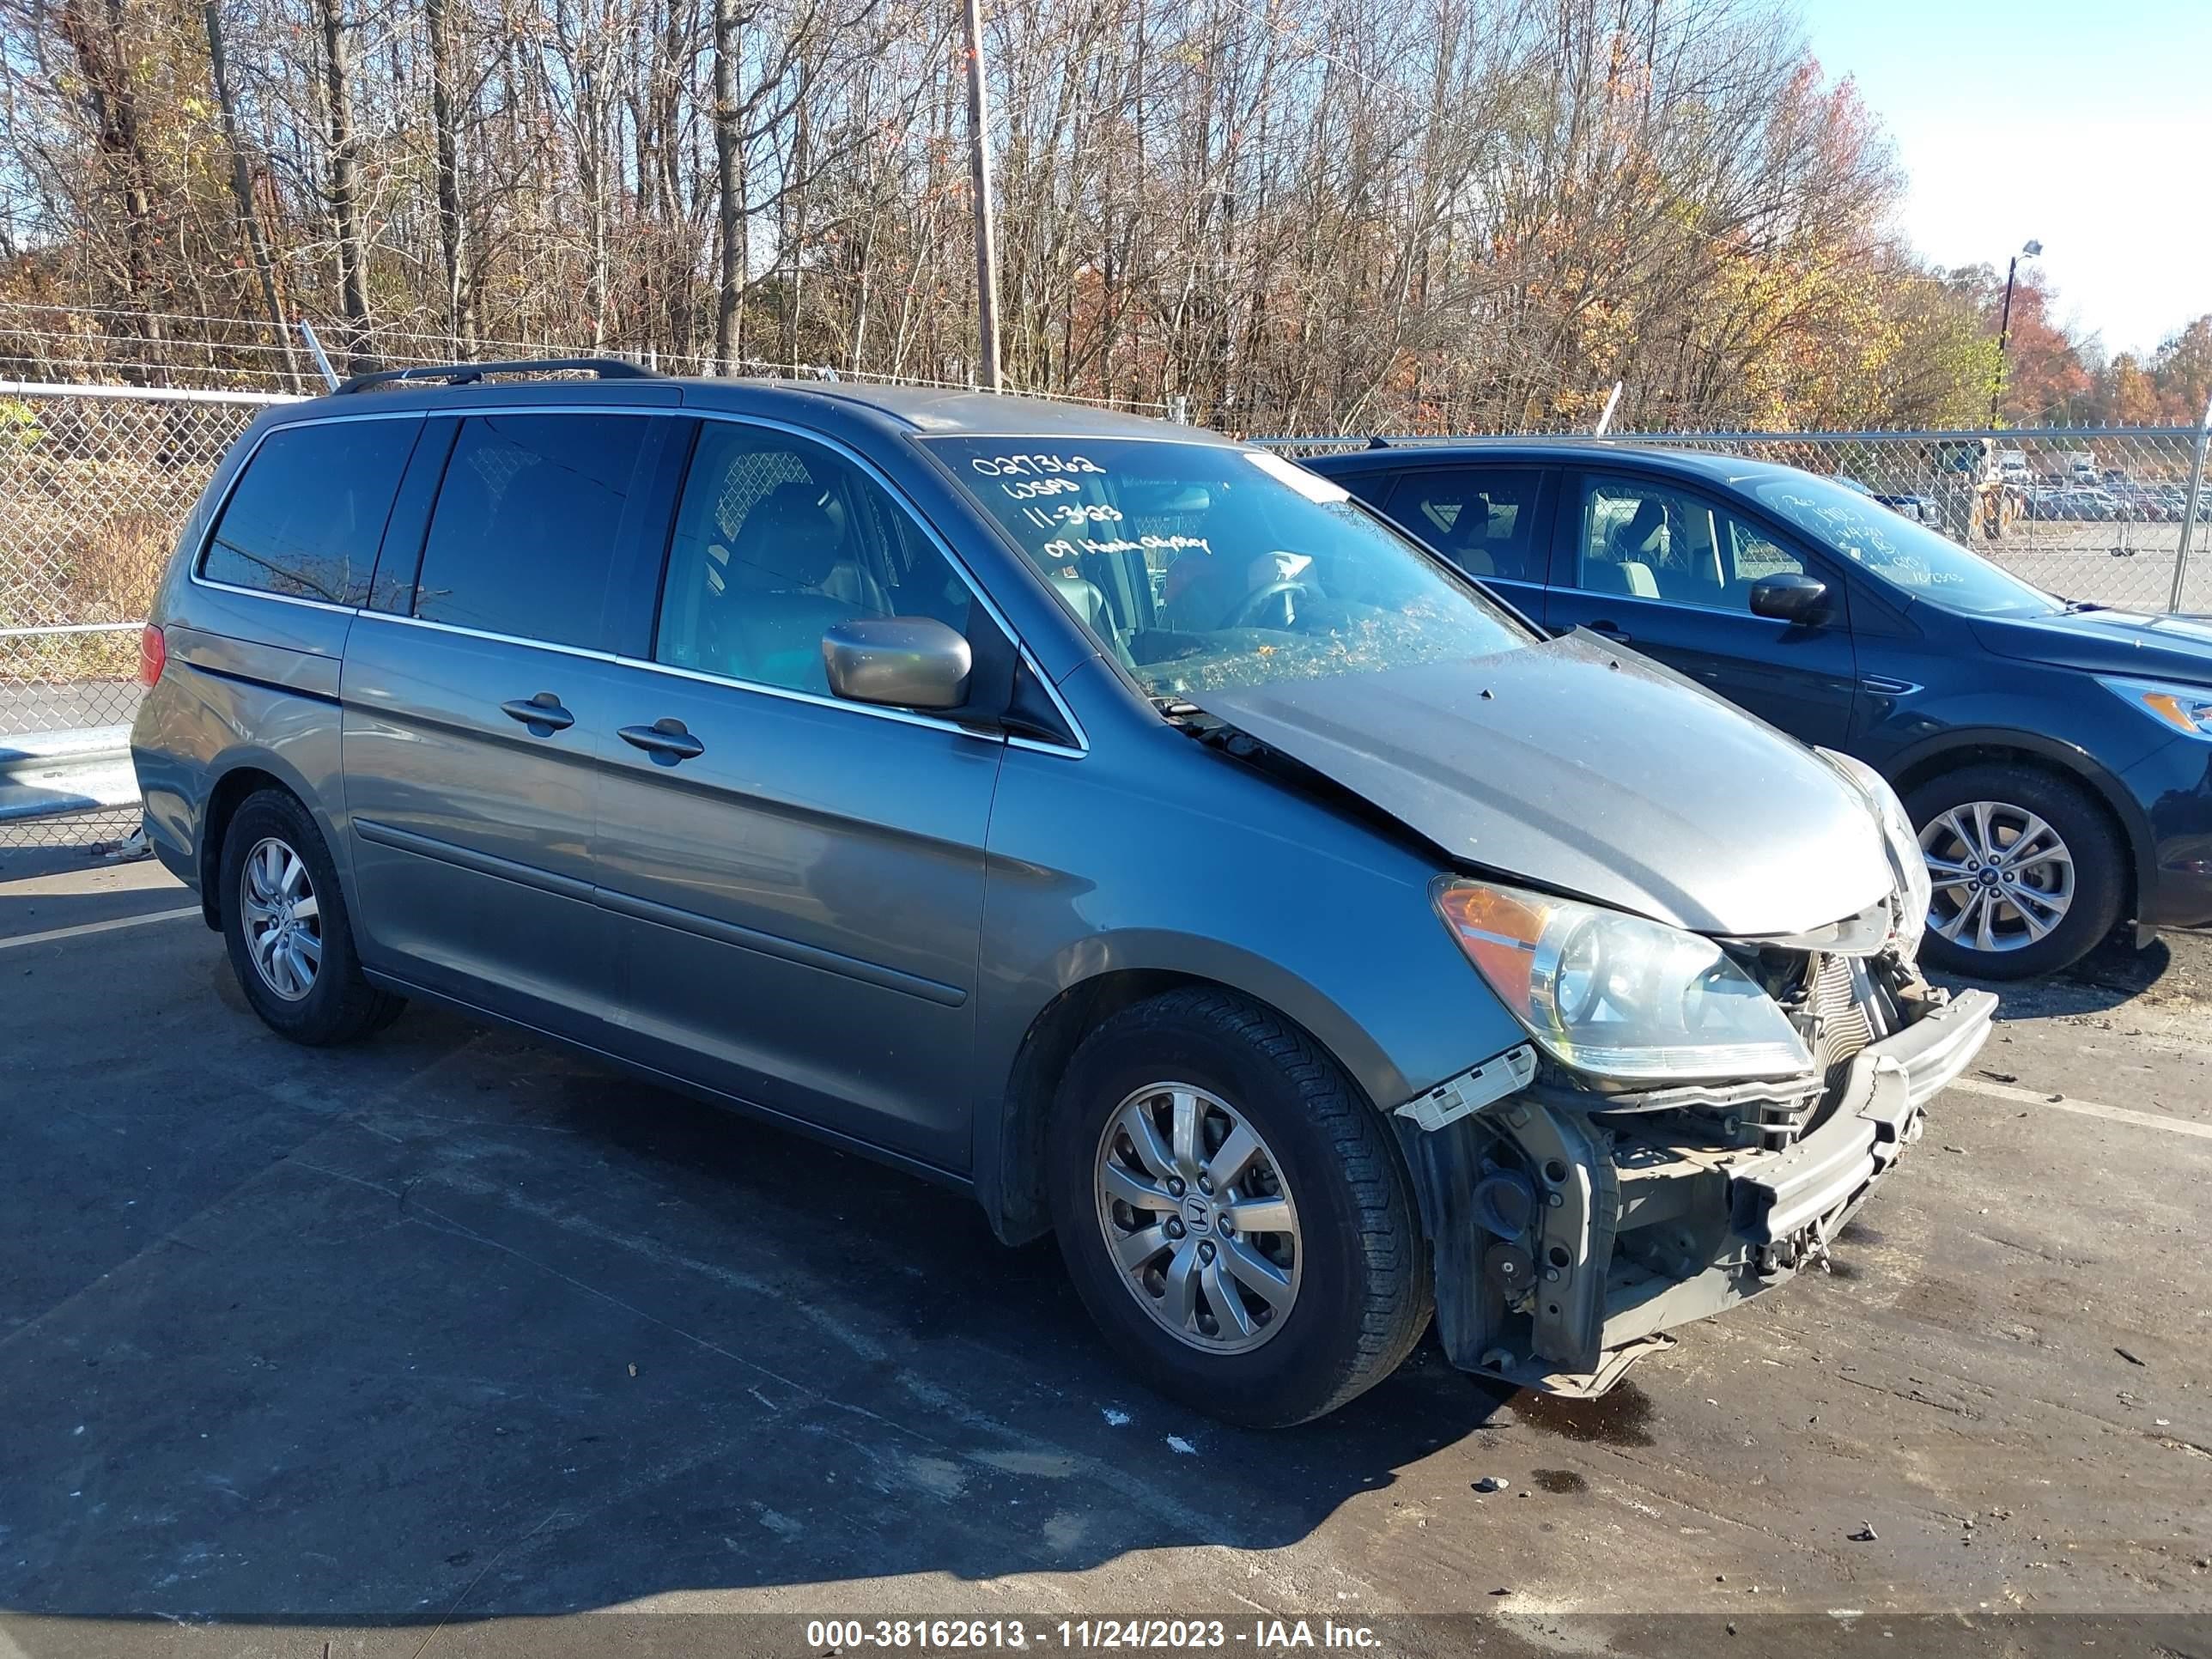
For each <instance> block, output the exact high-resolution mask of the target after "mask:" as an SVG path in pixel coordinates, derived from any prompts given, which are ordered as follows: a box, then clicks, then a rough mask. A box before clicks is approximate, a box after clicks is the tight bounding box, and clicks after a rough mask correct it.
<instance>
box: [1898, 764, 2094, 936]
mask: <svg viewBox="0 0 2212 1659" xmlns="http://www.w3.org/2000/svg"><path fill="white" fill-rule="evenodd" d="M1905 811H1906V812H1907V813H1908V814H1910V815H1911V819H1912V823H1913V827H1914V828H1915V829H1917V830H1918V832H1919V835H1920V847H1921V852H1922V854H1923V856H1924V857H1925V858H1926V859H1927V860H1928V872H1929V877H1930V878H1931V879H1932V880H1933V882H1934V884H1935V890H1934V894H1933V896H1932V897H1931V900H1930V902H1929V917H1928V933H1927V936H1926V938H1925V939H1923V942H1922V944H1921V946H1920V957H1921V960H1922V961H1923V962H1926V963H1930V964H1932V965H1933V966H1935V967H1937V968H1941V969H1945V970H1947V971H1948V972H1951V973H1954V974H1965V975H1971V976H1972V977H1973V978H1976V979H1996V980H2008V979H2027V978H2032V977H2033V976H2034V975H2039V974H2051V973H2056V972H2057V971H2058V970H2059V969H2062V968H2065V967H2069V966H2070V965H2071V964H2073V963H2075V962H2077V961H2079V960H2080V959H2081V957H2083V956H2085V955H2087V953H2088V952H2089V951H2091V950H2093V949H2094V948H2095V947H2096V945H2098V944H2099V942H2100V941H2101V940H2102V939H2104V937H2105V936H2106V934H2107V933H2111V932H2112V926H2113V924H2114V923H2115V922H2117V921H2118V920H2119V917H2120V907H2121V905H2122V902H2124V896H2125V894H2126V892H2127V854H2126V850H2125V848H2124V847H2123V845H2122V843H2121V841H2120V836H2119V831H2118V829H2117V828H2116V827H2115V826H2114V825H2113V823H2112V820H2111V818H2110V817H2107V816H2106V812H2105V811H2104V809H2103V808H2102V807H2101V806H2100V805H2098V803H2097V802H2096V801H2095V800H2094V799H2092V798H2091V797H2090V795H2089V793H2088V792H2087V790H2085V789H2084V788H2082V787H2081V786H2080V785H2079V784H2076V783H2074V782H2072V781H2069V780H2068V779H2064V778H2061V777H2057V776H2054V775H2051V773H2048V772H2043V771H2039V770H2035V769H2025V768H2021V767H2017V766H2005V765H1996V764H1989V763H1984V764H1982V765H1978V766H1966V767H1961V768H1960V769H1959V770H1957V771H1955V772H1947V773H1945V774H1943V775H1942V776H1940V777H1936V778H1931V779H1930V780H1929V781H1927V782H1926V783H1923V784H1922V785H1920V786H1919V787H1917V788H1916V789H1915V790H1913V792H1912V793H1911V794H1910V795H1909V796H1907V797H1906V798H1905Z"/></svg>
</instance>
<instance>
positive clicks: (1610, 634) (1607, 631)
mask: <svg viewBox="0 0 2212 1659" xmlns="http://www.w3.org/2000/svg"><path fill="white" fill-rule="evenodd" d="M1583 627H1585V628H1587V629H1589V631H1590V632H1591V633H1593V634H1601V635H1604V636H1605V637H1606V638H1607V639H1609V640H1612V641H1614V642H1616V643H1617V644H1620V645H1626V644H1627V643H1628V630H1627V629H1625V628H1622V627H1620V626H1618V625H1617V624H1615V623H1609V622H1594V623H1583Z"/></svg>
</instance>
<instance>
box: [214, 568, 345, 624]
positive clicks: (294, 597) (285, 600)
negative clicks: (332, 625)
mask: <svg viewBox="0 0 2212 1659" xmlns="http://www.w3.org/2000/svg"><path fill="white" fill-rule="evenodd" d="M191 579H192V586H195V587H204V588H206V589H207V590H208V591H209V592H212V593H239V594H243V595H244V596H245V597H246V598H247V599H274V600H276V603H277V604H279V605H304V606H305V607H307V609H308V610H310V611H335V612H337V614H338V615H339V616H341V617H351V616H355V615H356V614H358V611H359V607H358V606H356V605H338V604H337V603H335V602H334V601H332V600H330V599H303V598H301V596H300V595H299V594H296V593H272V592H270V591H269V589H267V588H265V587H240V586H239V585H238V584H237V583H236V582H219V581H216V580H215V579H214V578H213V577H211V576H203V575H201V574H200V573H199V572H198V571H197V570H195V571H192V572H191Z"/></svg>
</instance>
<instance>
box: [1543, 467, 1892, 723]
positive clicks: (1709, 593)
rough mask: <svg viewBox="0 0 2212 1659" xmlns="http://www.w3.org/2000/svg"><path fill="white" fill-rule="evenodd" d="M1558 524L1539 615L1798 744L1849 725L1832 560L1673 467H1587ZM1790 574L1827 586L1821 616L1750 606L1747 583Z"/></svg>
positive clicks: (1849, 676)
mask: <svg viewBox="0 0 2212 1659" xmlns="http://www.w3.org/2000/svg"><path fill="white" fill-rule="evenodd" d="M1559 533H1560V535H1561V537H1562V538H1565V546H1564V547H1563V548H1562V549H1561V550H1560V553H1561V556H1560V557H1559V558H1558V559H1557V560H1556V561H1555V564H1554V569H1555V572H1556V576H1555V583H1554V586H1553V589H1552V591H1551V593H1550V595H1549V597H1548V599H1547V604H1546V607H1545V611H1544V621H1545V623H1546V624H1547V626H1549V627H1550V628H1552V629H1554V630H1563V629H1569V628H1575V627H1582V628H1588V629H1592V630H1594V631H1595V632H1597V633H1599V634H1602V635H1606V636H1607V638H1610V639H1614V640H1618V641H1620V642H1621V643H1622V644H1624V645H1626V646H1629V647H1632V648H1633V649H1635V650H1637V651H1639V652H1642V653H1644V655H1646V656H1649V657H1652V658H1656V659H1657V660H1659V661H1660V662H1662V663H1665V664H1666V665H1668V667H1670V668H1673V669H1675V670H1676V671H1679V672H1680V673H1683V674H1686V675H1687V676H1689V678H1692V679H1694V680H1696V681H1698V682H1699V684H1704V685H1706V686H1709V687H1711V689H1712V690H1715V691H1717V692H1718V693H1720V695H1721V696H1724V697H1726V698H1728V699H1729V701H1730V702H1734V703H1735V704H1737V705H1738V706H1740V707H1741V708H1747V709H1749V710H1750V711H1751V712H1752V713H1753V714H1757V715H1758V716H1759V717H1760V718H1761V719H1762V720H1768V721H1770V722H1771V723H1772V724H1774V725H1775V726H1779V727H1781V728H1782V730H1784V732H1789V733H1790V735H1791V736H1792V737H1795V738H1802V739H1803V740H1804V741H1805V742H1807V743H1819V744H1830V745H1836V744H1841V743H1842V742H1843V741H1844V738H1845V737H1846V736H1848V735H1849V733H1850V723H1851V705H1852V700H1853V698H1854V696H1856V694H1857V654H1856V653H1855V652H1854V650H1853V648H1852V644H1851V631H1850V613H1849V611H1848V609H1847V605H1848V600H1847V596H1846V595H1845V592H1844V583H1843V580H1842V579H1841V577H1840V576H1839V575H1838V574H1836V573H1835V572H1834V571H1832V570H1831V569H1829V568H1826V566H1825V565H1821V564H1820V563H1819V562H1816V561H1814V559H1811V558H1809V557H1808V556H1806V555H1805V554H1803V553H1802V552H1801V551H1800V550H1798V549H1797V548H1796V545H1795V544H1790V545H1786V546H1785V545H1784V544H1783V543H1782V541H1781V540H1780V539H1779V538H1778V537H1776V536H1775V535H1773V534H1771V533H1769V532H1767V531H1766V530H1765V529H1763V528H1762V527H1760V526H1759V525H1758V524H1756V523H1755V522H1753V521H1752V520H1750V519H1749V518H1747V517H1746V516H1743V515H1741V514H1738V513H1733V512H1731V511H1729V509H1728V508H1726V507H1723V506H1721V505H1719V504H1718V503H1717V501H1712V500H1711V499H1709V498H1708V497H1706V496H1705V495H1703V494H1702V493H1699V492H1697V491H1693V490H1690V489H1684V488H1683V487H1681V486H1680V484H1678V483H1675V482H1674V480H1672V479H1662V478H1657V477H1632V476H1630V475H1627V474H1613V473H1597V472H1590V473H1584V474H1583V475H1581V477H1579V479H1577V480H1572V481H1571V483H1570V488H1569V492H1568V495H1567V497H1566V499H1565V501H1564V502H1563V503H1562V506H1561V514H1560V524H1559ZM1789 572H1797V573H1802V574H1807V575H1810V576H1814V577H1816V578H1818V579H1819V580H1822V581H1825V582H1826V583H1827V584H1828V601H1829V607H1830V608H1829V610H1828V611H1827V614H1826V617H1825V618H1824V619H1823V620H1822V621H1820V623H1816V624H1805V623H1790V622H1784V621H1780V620H1778V619H1776V618H1773V617H1757V616H1753V614H1752V611H1751V589H1752V586H1753V583H1755V582H1757V581H1758V580H1759V579H1760V578H1761V577H1764V576H1770V575H1776V574H1784V573H1789Z"/></svg>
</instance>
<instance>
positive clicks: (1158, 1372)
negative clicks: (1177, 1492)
mask: <svg viewBox="0 0 2212 1659" xmlns="http://www.w3.org/2000/svg"><path fill="white" fill-rule="evenodd" d="M1047 1158H1048V1170H1047V1177H1048V1192H1049V1196H1050V1200H1051V1204H1052V1213H1053V1221H1054V1228H1055V1230H1056V1231H1057V1232H1058V1235H1059V1238H1060V1252H1061V1254H1062V1255H1063V1256H1064V1257H1065V1258H1066V1261H1067V1267H1068V1273H1069V1274H1070V1276H1071V1277H1072V1278H1073V1279H1074V1281H1075V1286H1076V1290H1077V1291H1078V1292H1079V1294H1080V1295H1081V1296H1082V1297H1083V1300H1084V1304H1085V1306H1086V1307H1087V1308H1088V1309H1089V1310H1090V1311H1091V1317H1092V1318H1093V1319H1095V1320H1096V1321H1097V1323H1098V1325H1099V1328H1101V1330H1103V1332H1104V1333H1105V1334H1106V1337H1107V1339H1108V1340H1109V1342H1110V1343H1111V1344H1112V1345H1113V1346H1114V1348H1115V1352H1117V1353H1118V1354H1119V1355H1120V1356H1121V1358H1123V1359H1124V1360H1125V1361H1126V1362H1127V1364H1129V1366H1130V1368H1131V1369H1132V1370H1134V1371H1136V1372H1137V1374H1138V1375H1139V1376H1141V1377H1142V1378H1143V1379H1144V1380H1145V1381H1146V1383H1149V1384H1151V1386H1152V1387H1153V1388H1154V1389H1158V1391H1159V1392H1160V1393H1162V1394H1164V1395H1169V1396H1170V1397H1171V1398H1174V1399H1176V1400H1179V1401H1182V1402H1183V1403H1184V1404H1186V1405H1188V1406H1190V1407H1194V1409H1196V1410H1199V1411H1201V1412H1205V1413H1207V1414H1209V1415H1211V1416H1213V1417H1218V1418H1220V1419H1224V1420H1225V1421H1228V1422H1231V1423H1236V1424H1240V1425H1244V1426H1247V1427H1253V1428H1273V1427H1281V1426H1285V1425H1290V1424H1293V1423H1302V1422H1305V1421H1307V1420H1309V1419H1312V1418H1316V1417H1319V1416H1322V1414H1324V1413H1328V1412H1330V1411H1334V1409H1335V1408H1336V1407H1339V1406H1340V1405H1342V1404H1344V1403H1345V1402H1346V1401H1348V1400H1350V1399H1352V1397H1353V1396H1354V1395H1358V1394H1360V1393H1362V1392H1364V1390H1365V1389H1370V1388H1371V1387H1373V1386H1374V1385H1375V1384H1376V1383H1379V1382H1381V1381H1382V1380H1383V1378H1384V1377H1386V1376H1389V1374H1390V1373H1391V1372H1392V1371H1394V1370H1396V1369H1397V1367H1398V1365H1399V1364H1400V1363H1401V1361H1402V1360H1403V1359H1404V1358H1405V1357H1406V1356H1407V1354H1408V1353H1409V1352H1412V1350H1413V1345H1414V1344H1415V1343H1416V1342H1417V1341H1419V1340H1420V1335H1421V1332H1422V1331H1423V1330H1424V1329H1425V1328H1426V1326H1427V1324H1428V1320H1429V1313H1430V1309H1431V1283H1430V1276H1429V1260H1428V1251H1427V1246H1426V1243H1425V1239H1424V1238H1423V1237H1422V1233H1421V1228H1420V1223H1419V1218H1418V1216H1417V1215H1416V1213H1415V1212H1414V1206H1413V1194H1412V1190H1411V1185H1410V1182H1409V1181H1408V1179H1407V1174H1406V1171H1405V1169H1404V1166H1403V1164H1402V1163H1401V1160H1400V1158H1399V1156H1398V1153H1397V1151H1396V1149H1395V1147H1394V1146H1392V1145H1391V1143H1390V1140H1389V1130H1388V1128H1387V1127H1386V1126H1385V1124H1384V1123H1383V1121H1382V1119H1381V1118H1380V1117H1379V1116H1378V1115H1376V1112H1375V1111H1374V1109H1372V1108H1371V1107H1370V1105H1369V1104H1368V1103H1367V1102H1366V1101H1365V1100H1364V1098H1362V1097H1360V1095H1359V1093H1358V1091H1357V1090H1356V1089H1355V1088H1354V1087H1353V1085H1352V1083H1351V1081H1350V1079H1347V1078H1346V1076H1345V1075H1344V1073H1343V1072H1342V1071H1341V1070H1340V1068H1339V1067H1338V1066H1337V1065H1336V1064H1335V1062H1334V1061H1333V1060H1330V1059H1329V1057H1328V1055H1326V1054H1323V1053H1322V1051H1321V1050H1320V1049H1319V1048H1316V1046H1315V1045H1314V1043H1313V1042H1312V1041H1311V1040H1310V1038H1308V1037H1307V1036H1305V1035H1304V1033H1303V1032H1301V1031H1299V1030H1297V1029H1296V1028H1295V1027H1293V1026H1291V1024H1288V1022H1286V1021H1285V1020H1283V1019H1282V1018H1280V1017H1279V1016H1278V1015H1275V1014H1273V1013H1271V1012H1268V1011H1267V1010H1265V1009H1263V1008H1261V1007H1259V1006H1256V1005H1255V1004H1252V1003H1250V1002H1247V1001H1245V1000H1243V999H1242V998H1239V997H1237V996H1235V995H1233V994H1230V993H1228V992H1225V991H1218V990H1212V989H1203V988H1196V987H1194V988H1190V989H1186V990H1178V991H1170V992H1168V993H1166V994H1164V995H1161V996H1158V997H1154V998H1152V999H1150V1000H1147V1001H1145V1002H1140V1003H1137V1004H1135V1005H1133V1006H1130V1007H1128V1008H1126V1009H1124V1010H1122V1011H1121V1012H1120V1013H1117V1014H1115V1015H1114V1016H1113V1017H1111V1018H1109V1019H1108V1020H1106V1021H1105V1022H1104V1023H1103V1024H1101V1025H1100V1026H1099V1027H1098V1028H1097V1030H1094V1031H1093V1032H1092V1033H1091V1035H1090V1036H1089V1037H1087V1038H1086V1039H1085V1041H1084V1042H1083V1045H1082V1046H1081V1047H1080V1048H1078V1049H1077V1051H1076V1054H1075V1057H1074V1059H1073V1060H1072V1061H1070V1063H1069V1065H1068V1068H1067V1072H1066V1075H1065V1077H1064V1078H1063V1079H1062V1080H1061V1083H1060V1090H1059V1092H1058V1095H1057V1097H1056V1098H1055V1101H1054V1109H1053V1117H1052V1122H1051V1126H1050V1131H1049V1137H1048V1146H1047Z"/></svg>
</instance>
